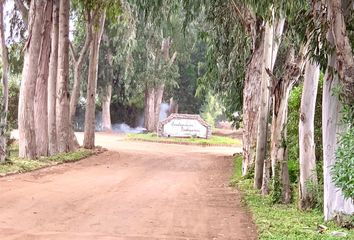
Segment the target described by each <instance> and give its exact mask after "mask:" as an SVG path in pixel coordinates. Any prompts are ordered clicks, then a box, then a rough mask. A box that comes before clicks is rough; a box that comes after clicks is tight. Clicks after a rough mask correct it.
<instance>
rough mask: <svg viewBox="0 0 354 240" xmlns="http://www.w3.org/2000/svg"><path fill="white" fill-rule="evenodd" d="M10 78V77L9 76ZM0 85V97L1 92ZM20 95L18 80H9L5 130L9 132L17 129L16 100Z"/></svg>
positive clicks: (0, 86)
mask: <svg viewBox="0 0 354 240" xmlns="http://www.w3.org/2000/svg"><path fill="white" fill-rule="evenodd" d="M10 77H11V76H10ZM1 89H2V85H0V95H1V92H2V90H1ZM19 95H20V85H19V82H18V79H16V78H10V81H9V100H8V101H9V102H8V104H9V110H8V114H7V124H8V126H7V128H8V129H9V130H11V129H15V128H17V114H18V99H19Z"/></svg>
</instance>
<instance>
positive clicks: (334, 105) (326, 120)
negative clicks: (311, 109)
mask: <svg viewBox="0 0 354 240" xmlns="http://www.w3.org/2000/svg"><path fill="white" fill-rule="evenodd" d="M335 61H336V60H335V56H332V57H331V59H330V62H329V67H328V69H327V72H326V74H325V78H324V86H323V99H322V122H323V128H322V131H323V181H324V186H323V188H324V189H323V190H324V197H323V200H324V216H325V220H331V219H333V217H334V216H335V215H336V214H337V213H345V214H350V215H351V214H353V213H354V205H353V202H352V201H350V200H345V198H344V196H343V193H342V191H341V190H340V189H338V188H337V187H336V186H335V185H334V184H333V182H332V176H331V167H332V166H333V164H334V163H335V161H336V157H335V152H336V149H337V143H338V135H339V134H340V133H342V132H343V130H344V129H343V126H342V125H341V124H340V119H341V116H340V115H341V114H340V110H341V104H340V102H339V99H338V96H335V95H334V94H333V91H334V89H335V88H336V87H337V86H338V84H339V81H338V76H337V75H336V74H333V73H332V70H331V69H332V67H333V66H334V65H335Z"/></svg>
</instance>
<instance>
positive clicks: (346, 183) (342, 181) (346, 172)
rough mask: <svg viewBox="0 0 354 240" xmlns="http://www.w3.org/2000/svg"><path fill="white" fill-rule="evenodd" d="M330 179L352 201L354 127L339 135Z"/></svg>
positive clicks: (353, 199)
mask: <svg viewBox="0 0 354 240" xmlns="http://www.w3.org/2000/svg"><path fill="white" fill-rule="evenodd" d="M331 170H332V171H331V174H332V180H333V182H334V183H335V185H336V186H337V187H338V188H340V189H341V190H342V192H343V195H344V197H345V198H347V199H351V200H352V201H354V127H350V128H349V129H348V130H347V131H346V132H345V133H344V134H342V135H341V136H340V137H339V143H338V148H337V151H336V162H335V164H334V165H333V167H332V169H331Z"/></svg>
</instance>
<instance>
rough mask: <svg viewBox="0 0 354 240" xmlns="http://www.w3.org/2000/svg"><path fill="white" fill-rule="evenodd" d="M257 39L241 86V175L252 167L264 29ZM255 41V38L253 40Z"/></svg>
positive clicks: (255, 140)
mask: <svg viewBox="0 0 354 240" xmlns="http://www.w3.org/2000/svg"><path fill="white" fill-rule="evenodd" d="M261 31H262V32H261V33H260V37H259V41H257V44H256V45H255V49H254V51H253V54H252V58H251V61H250V62H249V64H248V66H247V70H246V76H245V82H244V88H243V109H242V111H243V113H242V121H243V133H242V145H243V151H242V152H243V160H242V175H243V176H245V175H246V174H247V173H248V172H249V171H250V169H251V168H254V163H255V157H256V156H255V153H256V142H257V129H258V128H257V127H258V116H259V112H258V111H259V104H260V94H259V92H260V91H261V85H260V84H259V82H260V80H261V75H262V59H263V43H264V39H263V38H264V30H261ZM254 41H255V40H254Z"/></svg>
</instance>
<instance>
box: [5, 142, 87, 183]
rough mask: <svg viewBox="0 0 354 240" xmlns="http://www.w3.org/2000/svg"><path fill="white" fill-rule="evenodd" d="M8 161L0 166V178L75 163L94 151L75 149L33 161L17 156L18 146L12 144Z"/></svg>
mask: <svg viewBox="0 0 354 240" xmlns="http://www.w3.org/2000/svg"><path fill="white" fill-rule="evenodd" d="M9 151H10V153H9V157H8V159H7V160H6V161H5V162H3V163H1V164H0V176H6V175H8V174H15V173H24V172H29V171H33V170H37V169H40V168H44V167H49V166H54V165H58V164H61V163H67V162H76V161H79V160H81V159H84V158H87V157H89V156H91V155H92V154H93V153H94V151H92V150H88V149H83V148H80V149H77V150H75V151H73V152H68V153H59V154H57V155H53V156H50V157H40V158H38V159H35V160H30V159H24V158H20V157H19V156H18V145H17V144H13V146H11V148H10V149H9Z"/></svg>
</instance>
